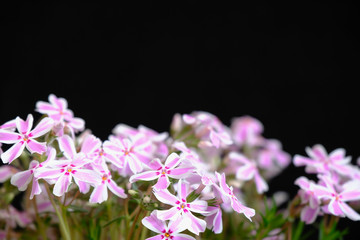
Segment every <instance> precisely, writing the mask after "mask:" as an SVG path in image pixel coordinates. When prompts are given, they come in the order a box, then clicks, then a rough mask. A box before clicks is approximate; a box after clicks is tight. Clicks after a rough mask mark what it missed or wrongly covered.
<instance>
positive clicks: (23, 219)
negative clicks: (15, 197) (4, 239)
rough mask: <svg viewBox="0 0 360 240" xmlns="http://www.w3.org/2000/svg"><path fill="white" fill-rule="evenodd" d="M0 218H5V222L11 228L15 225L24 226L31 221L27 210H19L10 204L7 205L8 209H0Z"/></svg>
mask: <svg viewBox="0 0 360 240" xmlns="http://www.w3.org/2000/svg"><path fill="white" fill-rule="evenodd" d="M0 220H5V221H6V224H7V225H9V227H11V228H16V226H20V227H22V228H24V227H26V226H28V225H29V224H31V223H32V219H31V217H30V216H29V214H28V213H27V212H25V211H19V210H17V209H16V208H15V207H13V206H12V205H11V204H9V205H8V209H0ZM0 239H1V238H0Z"/></svg>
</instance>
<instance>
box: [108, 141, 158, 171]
mask: <svg viewBox="0 0 360 240" xmlns="http://www.w3.org/2000/svg"><path fill="white" fill-rule="evenodd" d="M110 142H111V143H112V145H109V146H108V147H109V149H110V150H112V151H115V152H116V153H117V154H118V156H119V160H120V161H121V162H123V166H124V169H123V173H124V175H128V174H131V173H133V174H136V173H138V172H141V171H142V170H143V168H144V167H143V164H147V163H148V162H149V161H150V157H151V149H149V144H150V142H149V141H145V142H144V141H143V139H142V138H141V136H140V135H136V136H135V137H133V138H117V137H113V136H110Z"/></svg>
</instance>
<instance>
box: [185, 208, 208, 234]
mask: <svg viewBox="0 0 360 240" xmlns="http://www.w3.org/2000/svg"><path fill="white" fill-rule="evenodd" d="M184 214H185V217H187V218H189V219H190V221H191V223H190V225H189V227H188V230H189V231H190V232H192V233H194V234H196V235H199V233H200V232H204V231H205V230H206V222H205V220H203V219H200V218H198V217H195V216H194V215H193V214H192V213H191V212H189V211H188V212H186V213H184Z"/></svg>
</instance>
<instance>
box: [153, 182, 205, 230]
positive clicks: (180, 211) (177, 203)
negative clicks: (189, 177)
mask: <svg viewBox="0 0 360 240" xmlns="http://www.w3.org/2000/svg"><path fill="white" fill-rule="evenodd" d="M188 188H189V185H188V184H187V183H186V182H185V181H183V180H182V179H180V180H179V183H178V194H177V196H174V195H173V194H171V193H170V192H169V191H168V190H167V189H166V190H159V191H156V190H155V191H154V195H155V197H156V198H157V199H158V200H159V201H160V202H162V203H165V204H168V205H171V206H172V207H171V208H170V209H168V210H158V211H157V217H158V218H159V219H161V220H176V219H178V218H179V217H181V218H184V219H187V221H190V222H191V224H190V225H189V227H188V229H189V231H191V232H193V233H195V234H197V235H198V234H199V233H200V232H204V231H205V229H206V222H205V221H204V220H203V219H201V218H198V217H196V216H195V215H193V214H192V212H195V213H200V214H202V213H206V208H207V202H206V201H203V200H199V199H196V200H194V201H192V202H187V201H186V198H187V196H188V195H189V194H190V192H189V189H188Z"/></svg>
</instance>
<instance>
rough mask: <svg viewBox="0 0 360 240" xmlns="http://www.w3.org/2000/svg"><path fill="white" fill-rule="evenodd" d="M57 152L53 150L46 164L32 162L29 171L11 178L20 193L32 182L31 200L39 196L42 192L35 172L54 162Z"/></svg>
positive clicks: (50, 151)
mask: <svg viewBox="0 0 360 240" xmlns="http://www.w3.org/2000/svg"><path fill="white" fill-rule="evenodd" d="M55 155H56V150H55V149H53V148H51V149H50V150H49V154H48V157H47V159H46V160H45V161H44V162H41V163H39V162H38V161H36V160H32V161H31V162H30V164H29V169H28V170H25V171H22V172H18V173H16V174H15V175H14V176H12V178H11V184H12V185H14V186H16V187H18V189H19V191H25V190H26V189H27V187H28V185H29V183H30V182H31V180H32V188H31V193H30V199H33V197H34V195H39V194H40V193H41V192H42V191H41V188H40V185H39V181H38V179H37V178H36V177H34V175H35V172H36V171H39V170H40V169H43V168H44V167H46V166H47V165H48V164H49V163H51V162H52V161H54V159H55Z"/></svg>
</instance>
